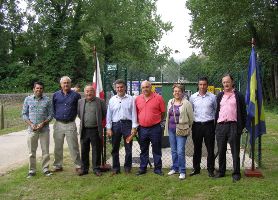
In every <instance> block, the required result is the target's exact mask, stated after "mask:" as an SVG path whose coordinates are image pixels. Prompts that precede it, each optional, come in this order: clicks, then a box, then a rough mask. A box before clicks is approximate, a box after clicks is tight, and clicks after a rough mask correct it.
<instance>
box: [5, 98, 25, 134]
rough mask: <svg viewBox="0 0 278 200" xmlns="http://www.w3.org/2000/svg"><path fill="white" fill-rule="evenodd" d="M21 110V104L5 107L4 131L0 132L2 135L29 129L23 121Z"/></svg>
mask: <svg viewBox="0 0 278 200" xmlns="http://www.w3.org/2000/svg"><path fill="white" fill-rule="evenodd" d="M21 110H22V104H21V103H11V104H5V105H4V129H2V130H0V135H3V134H7V133H11V132H16V131H20V130H23V129H25V128H26V127H27V126H26V123H25V122H24V121H23V120H22V117H21Z"/></svg>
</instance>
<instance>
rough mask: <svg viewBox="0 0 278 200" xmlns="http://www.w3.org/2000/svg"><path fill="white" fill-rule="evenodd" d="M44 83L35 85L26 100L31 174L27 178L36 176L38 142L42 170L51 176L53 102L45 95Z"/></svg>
mask: <svg viewBox="0 0 278 200" xmlns="http://www.w3.org/2000/svg"><path fill="white" fill-rule="evenodd" d="M43 89H44V85H43V83H42V82H35V83H34V88H33V91H34V94H33V95H30V96H28V97H26V98H25V100H24V104H23V109H22V118H23V120H24V121H25V122H26V123H27V124H28V125H29V126H28V140H27V143H28V150H29V173H28V176H27V178H30V177H33V176H35V175H36V151H37V148H38V140H40V144H41V149H42V170H43V173H44V175H45V176H50V175H52V173H51V172H50V171H49V161H50V156H49V122H50V121H51V119H52V114H53V113H52V104H51V100H50V99H49V98H48V97H47V96H44V95H43Z"/></svg>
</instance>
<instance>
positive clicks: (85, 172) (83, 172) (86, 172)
mask: <svg viewBox="0 0 278 200" xmlns="http://www.w3.org/2000/svg"><path fill="white" fill-rule="evenodd" d="M87 174H88V171H81V172H80V173H79V174H78V176H84V175H87Z"/></svg>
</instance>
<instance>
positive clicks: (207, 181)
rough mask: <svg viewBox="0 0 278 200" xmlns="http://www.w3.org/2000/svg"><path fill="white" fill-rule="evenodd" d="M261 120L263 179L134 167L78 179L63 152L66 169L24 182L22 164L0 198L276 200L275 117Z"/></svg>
mask: <svg viewBox="0 0 278 200" xmlns="http://www.w3.org/2000/svg"><path fill="white" fill-rule="evenodd" d="M266 116H267V118H266V121H267V134H266V135H264V136H263V137H262V164H263V166H262V168H261V171H262V173H263V175H264V178H247V177H244V176H243V178H242V180H241V181H239V182H237V183H232V179H231V172H230V171H229V172H227V175H226V177H224V178H222V179H211V178H208V177H207V173H206V171H205V170H203V171H202V173H201V175H200V176H194V177H189V176H187V179H186V180H185V181H180V180H178V175H175V176H171V177H168V176H167V175H165V176H163V177H160V176H158V175H155V174H153V173H151V170H148V173H147V174H146V175H143V176H141V177H136V176H135V173H136V171H137V169H133V171H132V174H130V175H125V174H124V173H122V174H120V175H118V176H114V177H110V173H109V172H107V173H105V174H104V175H103V176H102V177H96V176H94V175H93V174H89V175H87V176H84V177H78V176H76V175H75V174H74V172H73V167H72V162H71V160H70V158H69V155H68V153H66V155H65V166H64V167H65V171H64V172H61V173H56V174H54V175H53V176H52V177H44V176H43V175H42V174H41V173H40V172H38V174H37V176H36V177H34V178H32V179H29V180H27V179H26V174H27V166H24V167H21V168H19V169H17V170H15V171H11V172H10V173H8V174H6V175H4V176H2V177H0V199H113V200H116V199H133V200H135V199H146V200H148V199H225V200H226V199H252V200H255V199H269V200H270V199H278V189H277V185H278V125H277V124H278V123H277V121H278V115H277V114H273V113H270V112H267V113H266ZM52 157H53V156H52ZM38 167H39V163H38ZM189 171H190V170H189ZM189 171H188V172H189ZM167 172H168V169H164V173H167Z"/></svg>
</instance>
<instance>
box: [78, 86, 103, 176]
mask: <svg viewBox="0 0 278 200" xmlns="http://www.w3.org/2000/svg"><path fill="white" fill-rule="evenodd" d="M84 95H85V98H82V99H80V100H79V101H78V108H77V114H78V117H79V118H80V144H81V169H82V172H81V173H80V176H83V175H86V174H88V171H89V152H90V144H91V146H92V167H93V172H94V174H95V175H97V176H101V172H100V165H101V135H102V128H103V127H102V120H103V119H105V115H106V105H105V102H104V101H103V100H101V99H100V98H98V97H96V96H95V90H94V88H93V87H92V86H91V85H87V86H86V87H85V88H84Z"/></svg>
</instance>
